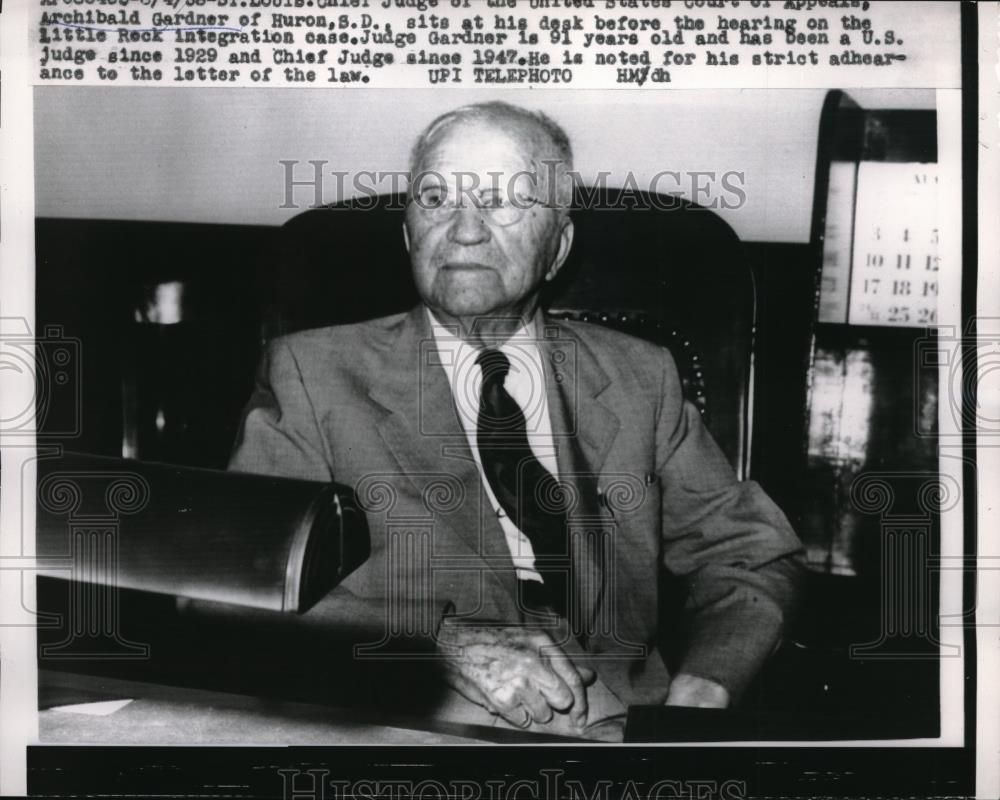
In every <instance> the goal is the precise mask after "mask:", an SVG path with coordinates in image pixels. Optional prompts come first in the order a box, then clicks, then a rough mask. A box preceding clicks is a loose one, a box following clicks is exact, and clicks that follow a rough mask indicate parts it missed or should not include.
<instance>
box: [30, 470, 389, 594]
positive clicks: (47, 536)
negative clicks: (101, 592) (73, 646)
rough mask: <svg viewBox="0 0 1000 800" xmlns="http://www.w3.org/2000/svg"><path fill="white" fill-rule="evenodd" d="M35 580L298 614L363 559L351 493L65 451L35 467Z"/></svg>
mask: <svg viewBox="0 0 1000 800" xmlns="http://www.w3.org/2000/svg"><path fill="white" fill-rule="evenodd" d="M36 552H37V556H38V561H39V564H40V567H41V569H40V571H39V572H40V574H42V575H48V576H52V577H57V578H67V579H72V580H77V581H82V582H84V583H94V584H98V585H104V586H116V587H120V588H126V589H141V590H145V591H149V592H159V593H163V594H172V595H177V596H180V597H191V598H195V599H199V600H213V601H217V602H222V603H234V604H238V605H245V606H252V607H255V608H263V609H269V610H272V611H288V612H294V613H302V612H304V611H306V610H308V609H309V608H310V607H311V606H312V605H313V604H314V603H316V601H317V600H319V599H320V598H321V597H323V596H324V595H325V594H326V593H327V592H329V591H330V589H332V588H333V587H334V586H336V585H337V584H338V583H339V582H340V581H341V580H343V578H344V577H345V576H346V575H348V574H349V573H350V572H352V571H353V570H354V569H356V568H357V567H358V566H359V565H360V564H362V563H363V562H364V561H365V559H367V558H368V555H369V552H370V542H369V537H368V527H367V524H366V521H365V517H364V513H363V512H362V511H361V510H360V509H359V508H358V507H357V505H356V503H355V502H354V493H353V491H352V490H351V489H350V488H348V487H345V486H340V485H338V484H333V483H312V482H309V481H298V480H289V479H286V478H273V477H266V476H260V475H249V474H245V473H237V472H224V471H219V470H207V469H194V468H190V467H180V466H173V465H169V464H154V463H147V462H142V461H133V460H130V459H119V458H105V457H99V456H91V455H81V454H77V453H67V454H63V455H60V456H57V457H52V458H42V459H40V460H39V462H38V503H37V536H36Z"/></svg>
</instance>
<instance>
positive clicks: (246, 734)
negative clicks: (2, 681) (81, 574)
mask: <svg viewBox="0 0 1000 800" xmlns="http://www.w3.org/2000/svg"><path fill="white" fill-rule="evenodd" d="M39 700H40V703H39V708H40V709H42V710H40V711H39V715H38V728H39V739H40V741H41V742H42V743H43V744H127V745H157V744H166V745H181V744H233V745H265V744H270V745H339V744H360V745H369V744H483V743H517V744H539V743H552V742H565V741H572V740H566V739H561V738H560V737H554V736H544V735H539V734H533V733H526V732H523V731H510V730H501V729H495V728H489V727H484V726H479V725H464V724H460V723H454V722H443V721H436V720H428V719H424V718H420V719H416V718H413V717H405V716H392V715H388V714H384V713H380V712H367V711H366V712H360V711H358V710H357V709H338V708H333V707H330V706H323V705H312V704H308V703H294V702H286V701H277V700H273V699H267V698H257V697H249V696H246V695H240V694H230V693H226V692H215V691H204V690H201V689H190V688H181V687H175V686H164V685H159V684H152V683H141V682H138V681H127V680H121V679H118V678H105V677H99V676H94V675H80V674H77V673H68V672H57V671H54V670H40V671H39ZM114 700H129V701H130V702H128V703H126V704H125V705H124V706H122V707H120V708H118V709H117V710H113V711H112V712H111V713H108V714H106V715H103V716H102V715H98V714H95V713H85V712H86V711H87V709H86V708H85V707H81V704H89V703H101V702H105V701H114ZM74 706H75V708H74Z"/></svg>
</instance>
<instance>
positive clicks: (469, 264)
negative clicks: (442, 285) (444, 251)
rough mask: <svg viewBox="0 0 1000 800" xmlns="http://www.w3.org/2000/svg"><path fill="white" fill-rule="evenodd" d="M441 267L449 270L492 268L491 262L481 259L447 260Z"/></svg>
mask: <svg viewBox="0 0 1000 800" xmlns="http://www.w3.org/2000/svg"><path fill="white" fill-rule="evenodd" d="M441 269H449V270H456V271H457V270H483V269H492V267H490V265H489V264H483V263H482V262H480V261H447V262H445V263H444V264H442V265H441Z"/></svg>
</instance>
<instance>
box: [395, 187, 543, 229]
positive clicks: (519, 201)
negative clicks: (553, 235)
mask: <svg viewBox="0 0 1000 800" xmlns="http://www.w3.org/2000/svg"><path fill="white" fill-rule="evenodd" d="M410 202H411V203H413V204H414V205H415V206H416V207H417V208H418V209H419V210H420V211H421V212H422V213H423V214H424V215H425V216H427V217H428V218H429V219H430V220H431V221H433V222H435V223H437V222H443V221H445V220H447V219H448V218H449V217H451V215H452V214H453V213H454V212H455V210H456V209H458V208H460V207H464V206H465V205H466V204H468V203H471V204H472V205H473V206H474V207H475V208H477V209H479V212H480V213H481V214H482V215H483V218H484V219H485V220H486V221H487V222H488V223H489V224H491V225H496V226H498V227H501V228H505V227H507V226H508V225H513V224H515V223H516V222H518V221H519V220H520V219H521V217H523V216H524V214H525V212H526V211H527V210H528V209H529V208H531V207H533V206H536V205H538V203H540V202H541V201H540V200H539V199H538V198H537V197H535V196H533V195H531V194H528V193H526V192H521V191H517V190H510V189H500V188H495V187H487V188H483V189H479V190H478V191H463V192H456V191H452V190H451V189H449V187H448V186H445V185H443V184H434V185H432V186H425V187H423V188H422V189H420V191H419V192H416V193H414V194H413V195H412V196H411V198H410Z"/></svg>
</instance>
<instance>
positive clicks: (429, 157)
mask: <svg viewBox="0 0 1000 800" xmlns="http://www.w3.org/2000/svg"><path fill="white" fill-rule="evenodd" d="M551 158H555V154H554V152H553V148H552V146H551V144H550V143H549V142H547V141H546V137H545V136H544V134H542V133H541V132H540V131H538V130H536V129H535V128H534V126H530V125H525V124H523V123H520V122H518V121H516V120H496V121H494V120H460V121H458V122H455V123H452V124H450V125H448V126H447V127H445V128H443V129H442V130H441V131H440V132H438V133H437V135H435V136H434V139H433V140H432V143H431V145H430V147H429V148H428V149H427V151H426V152H425V153H424V157H423V163H422V164H421V165H420V167H421V168H423V169H431V168H434V167H438V166H442V165H447V166H449V167H451V168H454V169H461V170H469V171H483V172H485V171H492V170H498V171H513V170H521V169H530V168H532V167H534V166H537V165H538V164H539V163H540V162H542V161H543V160H546V159H551Z"/></svg>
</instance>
